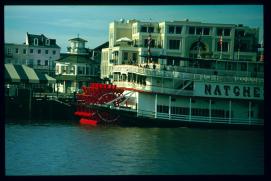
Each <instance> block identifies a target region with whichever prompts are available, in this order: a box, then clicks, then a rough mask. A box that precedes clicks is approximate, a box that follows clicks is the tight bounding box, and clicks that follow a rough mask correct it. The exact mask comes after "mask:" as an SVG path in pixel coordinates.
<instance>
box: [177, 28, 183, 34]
mask: <svg viewBox="0 0 271 181" xmlns="http://www.w3.org/2000/svg"><path fill="white" fill-rule="evenodd" d="M181 33H182V27H181V26H176V34H181Z"/></svg>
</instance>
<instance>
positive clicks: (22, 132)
mask: <svg viewBox="0 0 271 181" xmlns="http://www.w3.org/2000/svg"><path fill="white" fill-rule="evenodd" d="M56 122H57V123H56ZM56 122H53V121H43V122H36V121H31V122H30V121H25V122H19V121H12V122H11V121H9V122H7V123H6V125H5V169H6V175H183V174H189V175H198V174H200V175H202V174H208V175H209V174H216V175H217V174H223V175H225V174H234V175H236V174H237V175H247V174H248V175H249V174H263V173H264V133H263V131H262V130H230V129H200V128H138V127H119V126H98V127H91V126H84V125H80V124H78V123H76V122H75V121H63V122H60V121H56Z"/></svg>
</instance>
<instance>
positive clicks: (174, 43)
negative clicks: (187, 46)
mask: <svg viewBox="0 0 271 181" xmlns="http://www.w3.org/2000/svg"><path fill="white" fill-rule="evenodd" d="M169 49H173V50H179V49H180V40H169Z"/></svg>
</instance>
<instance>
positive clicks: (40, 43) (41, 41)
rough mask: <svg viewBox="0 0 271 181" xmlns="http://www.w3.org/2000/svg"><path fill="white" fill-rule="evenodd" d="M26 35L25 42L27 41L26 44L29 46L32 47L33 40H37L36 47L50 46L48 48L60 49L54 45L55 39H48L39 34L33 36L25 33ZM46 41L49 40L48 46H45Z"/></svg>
mask: <svg viewBox="0 0 271 181" xmlns="http://www.w3.org/2000/svg"><path fill="white" fill-rule="evenodd" d="M26 35H27V40H28V44H29V45H33V46H34V39H37V40H38V46H50V47H56V48H60V47H59V46H58V45H57V44H56V39H49V38H47V37H46V36H45V35H43V34H41V35H34V34H29V33H28V32H27V33H26ZM46 40H49V44H46Z"/></svg>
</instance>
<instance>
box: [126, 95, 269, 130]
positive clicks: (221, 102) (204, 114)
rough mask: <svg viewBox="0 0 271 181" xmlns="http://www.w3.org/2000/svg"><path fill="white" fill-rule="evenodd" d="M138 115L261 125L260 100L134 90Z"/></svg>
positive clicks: (190, 120) (179, 119)
mask: <svg viewBox="0 0 271 181" xmlns="http://www.w3.org/2000/svg"><path fill="white" fill-rule="evenodd" d="M132 99H134V101H130V103H134V105H132V104H130V105H128V106H130V107H131V108H132V109H131V110H130V111H134V112H136V113H137V117H146V118H151V119H163V120H176V121H186V122H203V123H223V124H245V125H263V124H264V120H263V115H264V113H263V110H264V108H263V101H258V100H242V99H218V98H206V97H185V96H171V95H164V94H150V93H142V92H136V93H135V96H134V97H133V98H132Z"/></svg>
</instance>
